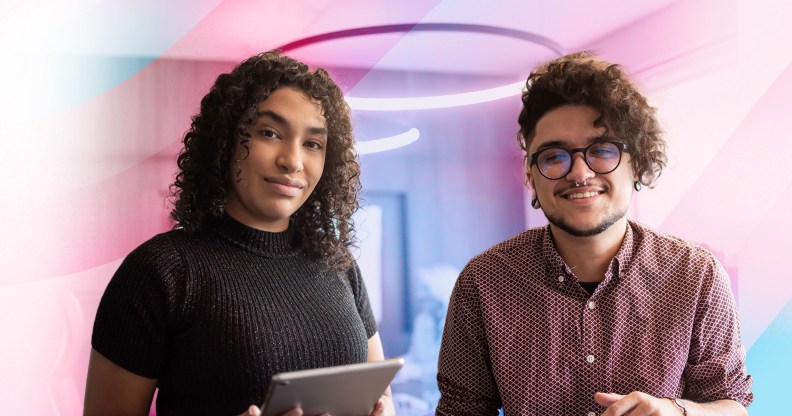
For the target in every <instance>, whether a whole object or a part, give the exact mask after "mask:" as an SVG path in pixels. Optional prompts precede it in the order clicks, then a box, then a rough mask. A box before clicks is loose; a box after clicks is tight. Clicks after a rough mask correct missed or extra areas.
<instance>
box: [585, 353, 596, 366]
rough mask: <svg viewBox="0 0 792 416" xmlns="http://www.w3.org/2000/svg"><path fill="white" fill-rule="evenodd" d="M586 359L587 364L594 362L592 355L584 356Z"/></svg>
mask: <svg viewBox="0 0 792 416" xmlns="http://www.w3.org/2000/svg"><path fill="white" fill-rule="evenodd" d="M586 361H588V363H589V364H591V363H593V362H594V356H593V355H588V356H586Z"/></svg>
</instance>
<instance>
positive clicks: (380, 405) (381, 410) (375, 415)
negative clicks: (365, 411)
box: [369, 399, 385, 416]
mask: <svg viewBox="0 0 792 416" xmlns="http://www.w3.org/2000/svg"><path fill="white" fill-rule="evenodd" d="M384 414H385V402H383V401H382V399H379V400H377V404H375V405H374V409H372V410H371V413H370V414H369V416H383V415H384Z"/></svg>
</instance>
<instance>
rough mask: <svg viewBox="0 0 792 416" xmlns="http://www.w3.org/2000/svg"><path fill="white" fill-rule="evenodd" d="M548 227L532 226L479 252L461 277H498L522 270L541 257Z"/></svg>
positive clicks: (477, 278) (476, 278)
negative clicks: (502, 273) (504, 273)
mask: <svg viewBox="0 0 792 416" xmlns="http://www.w3.org/2000/svg"><path fill="white" fill-rule="evenodd" d="M546 237H547V228H546V227H539V228H531V229H528V230H525V231H523V232H521V233H519V234H517V235H515V236H513V237H511V238H509V239H506V240H504V241H501V242H500V243H498V244H496V245H494V246H492V247H490V248H489V249H487V250H485V251H483V252H481V253H479V254H477V255H476V256H474V257H473V258H472V259H470V261H469V262H468V263H467V265H466V266H465V268H464V269H463V270H462V273H461V274H460V279H475V280H479V279H481V278H487V277H490V276H493V277H498V276H499V275H500V274H501V273H500V272H506V273H510V272H520V271H521V270H522V268H524V267H525V266H526V264H534V263H535V261H534V259H539V258H540V257H541V254H542V247H543V244H544V241H545V238H546Z"/></svg>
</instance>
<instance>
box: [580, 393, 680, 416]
mask: <svg viewBox="0 0 792 416" xmlns="http://www.w3.org/2000/svg"><path fill="white" fill-rule="evenodd" d="M614 398H616V400H615V401H613V402H612V403H611V404H610V405H606V404H605V403H606V402H607V401H610V400H611V399H614ZM594 400H596V401H597V403H599V404H600V405H602V406H607V407H608V409H607V410H606V411H605V413H603V414H602V416H622V415H630V416H652V415H660V414H664V413H662V412H664V411H665V410H668V405H669V404H670V402H669V401H668V400H666V399H658V398H657V397H654V396H651V395H649V394H646V393H642V392H639V391H634V392H632V393H630V394H628V395H626V396H622V395H619V394H613V393H597V394H595V395H594ZM600 400H602V401H600Z"/></svg>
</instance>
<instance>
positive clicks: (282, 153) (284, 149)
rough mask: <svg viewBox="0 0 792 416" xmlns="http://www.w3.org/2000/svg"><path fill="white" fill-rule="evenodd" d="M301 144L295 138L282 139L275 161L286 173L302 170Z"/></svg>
mask: <svg viewBox="0 0 792 416" xmlns="http://www.w3.org/2000/svg"><path fill="white" fill-rule="evenodd" d="M302 152H303V151H302V146H300V144H299V141H297V140H284V141H282V142H281V147H280V149H279V152H278V158H277V160H276V162H275V163H277V165H278V167H279V168H280V169H281V170H283V171H284V172H286V173H294V172H300V171H302V170H303V153H302Z"/></svg>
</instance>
